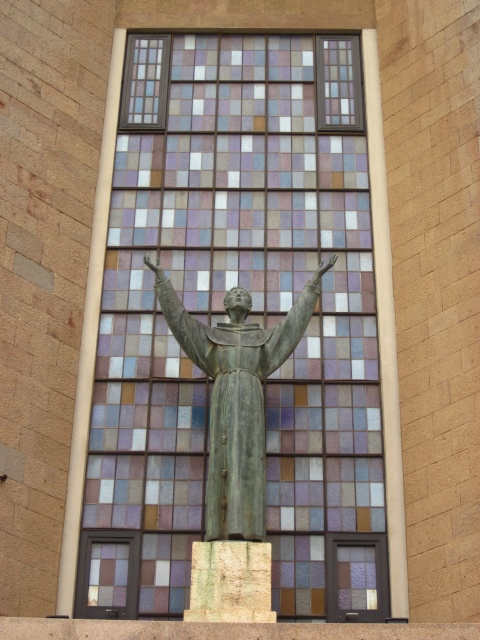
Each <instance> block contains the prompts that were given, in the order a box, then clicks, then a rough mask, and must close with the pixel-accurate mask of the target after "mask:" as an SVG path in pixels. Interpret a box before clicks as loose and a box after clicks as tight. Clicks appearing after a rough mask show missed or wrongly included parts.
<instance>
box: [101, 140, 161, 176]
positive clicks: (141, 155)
mask: <svg viewBox="0 0 480 640" xmlns="http://www.w3.org/2000/svg"><path fill="white" fill-rule="evenodd" d="M164 141H165V136H163V135H154V134H153V133H145V134H142V135H138V134H133V133H132V134H121V135H118V136H117V145H116V149H115V162H114V167H113V186H114V187H120V188H122V187H150V188H153V189H158V188H160V187H161V186H162V183H163V148H164Z"/></svg>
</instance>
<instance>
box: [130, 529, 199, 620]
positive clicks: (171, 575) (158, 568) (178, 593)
mask: <svg viewBox="0 0 480 640" xmlns="http://www.w3.org/2000/svg"><path fill="white" fill-rule="evenodd" d="M193 542H200V535H196V534H181V533H175V534H170V533H158V534H154V533H146V534H145V535H144V536H143V544H142V560H141V566H140V599H139V610H140V612H141V613H157V614H165V613H183V611H184V609H188V607H189V604H190V577H191V568H192V543H193ZM148 619H149V620H151V619H152V618H148ZM153 619H154V618H153Z"/></svg>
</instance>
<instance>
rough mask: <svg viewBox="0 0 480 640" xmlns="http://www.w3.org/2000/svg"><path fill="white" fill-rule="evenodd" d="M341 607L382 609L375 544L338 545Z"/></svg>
mask: <svg viewBox="0 0 480 640" xmlns="http://www.w3.org/2000/svg"><path fill="white" fill-rule="evenodd" d="M336 563H337V575H338V593H337V607H338V608H339V609H340V610H342V611H355V610H358V611H366V610H374V609H378V590H377V564H376V557H375V547H373V546H372V547H361V546H356V545H355V546H351V547H349V546H344V545H342V546H338V547H337V557H336Z"/></svg>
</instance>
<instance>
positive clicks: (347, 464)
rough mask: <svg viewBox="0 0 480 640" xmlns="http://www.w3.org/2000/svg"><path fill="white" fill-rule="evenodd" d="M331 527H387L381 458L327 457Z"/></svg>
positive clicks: (366, 529)
mask: <svg viewBox="0 0 480 640" xmlns="http://www.w3.org/2000/svg"><path fill="white" fill-rule="evenodd" d="M325 478H326V485H327V527H328V530H329V531H357V532H361V533H364V532H371V531H373V532H383V531H385V487H384V473H383V460H382V459H381V458H327V462H326V472H325Z"/></svg>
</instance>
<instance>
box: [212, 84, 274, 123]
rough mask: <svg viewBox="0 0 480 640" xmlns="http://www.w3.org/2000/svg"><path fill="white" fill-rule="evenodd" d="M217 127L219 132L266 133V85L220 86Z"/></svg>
mask: <svg viewBox="0 0 480 640" xmlns="http://www.w3.org/2000/svg"><path fill="white" fill-rule="evenodd" d="M217 127H218V130H219V131H233V132H235V131H255V132H261V131H265V130H266V119H265V85H264V84H229V83H224V84H223V83H222V84H221V85H219V88H218V123H217Z"/></svg>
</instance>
